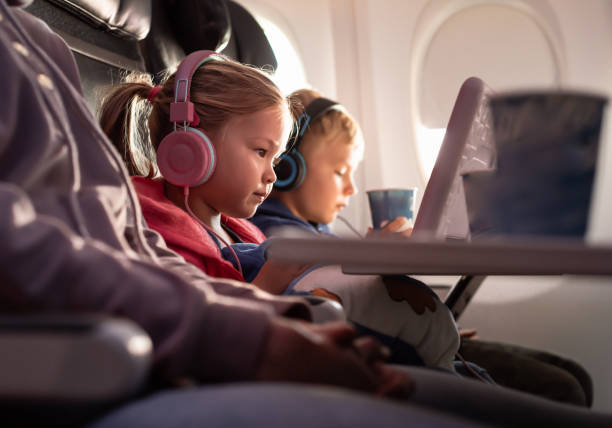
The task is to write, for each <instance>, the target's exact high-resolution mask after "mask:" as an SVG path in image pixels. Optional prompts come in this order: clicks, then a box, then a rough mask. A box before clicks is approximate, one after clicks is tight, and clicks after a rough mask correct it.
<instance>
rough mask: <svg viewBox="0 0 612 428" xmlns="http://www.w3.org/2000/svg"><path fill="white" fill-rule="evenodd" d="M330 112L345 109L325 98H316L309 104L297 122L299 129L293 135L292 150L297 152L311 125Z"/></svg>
mask: <svg viewBox="0 0 612 428" xmlns="http://www.w3.org/2000/svg"><path fill="white" fill-rule="evenodd" d="M330 110H344V107H342V105H341V104H340V103H338V102H337V101H333V100H330V99H329V98H324V97H319V98H315V99H314V100H312V101H311V102H310V103H308V104H307V105H306V107H305V108H304V113H302V114H301V115H300V117H298V119H297V121H296V127H297V128H296V129H295V131H294V135H292V136H291V138H290V140H293V143H292V145H291V149H290V150H296V151H297V149H298V147H299V145H300V143H301V142H302V137H303V136H304V133H305V132H306V130H307V129H308V127H309V126H310V124H311V123H313V122H314V121H316V120H317V119H319V118H320V117H321V116H323V115H324V114H325V113H327V112H328V111H330Z"/></svg>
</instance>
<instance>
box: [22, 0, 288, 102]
mask: <svg viewBox="0 0 612 428" xmlns="http://www.w3.org/2000/svg"><path fill="white" fill-rule="evenodd" d="M26 11H28V12H29V13H31V14H32V15H34V16H37V17H38V18H40V19H42V20H43V21H45V22H46V23H47V24H48V25H49V26H50V27H51V28H52V29H53V30H54V31H55V32H56V33H58V34H59V35H60V36H62V38H63V39H64V40H65V41H66V43H67V44H68V46H69V47H70V48H71V50H72V51H73V53H74V56H75V59H76V62H77V66H78V68H79V71H80V74H81V86H82V89H83V95H84V97H85V99H86V100H87V102H88V104H89V106H90V107H91V108H92V110H94V111H95V109H96V107H97V103H98V98H99V96H100V89H101V88H104V87H106V86H108V85H112V84H115V83H119V82H120V81H121V79H122V78H123V76H124V75H125V73H126V72H130V71H140V72H147V73H150V74H152V75H153V76H154V81H155V82H156V83H158V82H159V80H160V79H161V76H162V74H161V72H163V71H165V70H166V69H171V68H173V67H176V66H177V65H178V63H179V62H180V61H181V60H182V59H183V58H184V57H185V56H186V55H188V54H189V53H191V52H193V51H195V50H200V49H208V50H216V51H220V52H223V53H224V54H225V55H227V56H229V57H231V58H234V59H236V60H238V61H240V62H244V63H248V64H252V65H255V66H259V67H263V66H271V67H272V68H275V67H276V58H275V56H274V52H273V51H272V48H271V47H270V44H269V42H268V39H267V38H266V36H265V33H264V31H263V29H262V28H261V27H260V26H259V24H258V23H257V21H256V20H255V18H253V16H252V15H251V14H250V13H249V12H248V11H247V10H246V9H244V8H243V7H242V6H240V5H239V4H237V3H234V2H232V1H230V0H34V1H33V2H32V4H31V5H29V6H28V7H27V8H26Z"/></svg>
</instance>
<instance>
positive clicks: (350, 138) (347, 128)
mask: <svg viewBox="0 0 612 428" xmlns="http://www.w3.org/2000/svg"><path fill="white" fill-rule="evenodd" d="M321 97H323V95H322V94H321V93H319V92H317V91H315V90H312V89H298V90H297V91H294V92H293V93H291V95H289V100H290V102H291V103H293V104H297V105H298V107H297V109H296V110H295V112H296V113H297V114H296V116H299V115H300V114H302V113H303V112H304V109H305V108H306V106H307V105H308V104H310V103H311V102H313V101H314V100H315V99H317V98H321ZM360 135H361V129H360V128H359V124H358V123H357V121H356V120H355V119H354V118H353V117H352V116H351V115H350V114H349V113H348V112H347V111H346V110H344V109H341V110H336V109H331V110H329V111H327V112H326V113H324V114H323V115H322V116H320V117H319V118H317V119H316V120H315V121H314V122H311V123H310V124H309V125H308V129H307V130H306V132H305V133H304V136H303V137H302V141H301V143H300V146H301V147H302V146H304V145H310V144H313V143H323V142H328V141H333V140H336V139H342V140H343V141H345V142H346V143H347V144H356V141H357V139H356V138H357V137H358V136H360Z"/></svg>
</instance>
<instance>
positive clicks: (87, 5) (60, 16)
mask: <svg viewBox="0 0 612 428" xmlns="http://www.w3.org/2000/svg"><path fill="white" fill-rule="evenodd" d="M25 10H26V11H27V12H29V13H31V14H32V15H34V16H36V17H38V18H40V19H42V20H43V21H45V22H46V23H47V24H48V25H49V27H51V29H52V30H53V31H55V32H56V33H57V34H59V35H60V36H61V37H62V38H63V39H64V40H65V41H66V43H67V44H68V46H69V47H70V49H71V50H72V51H73V53H74V57H75V60H76V62H77V66H78V68H79V71H80V78H81V87H82V91H83V94H84V96H85V99H86V100H87V102H88V104H89V106H90V107H91V108H92V110H94V109H95V106H96V96H97V90H98V88H100V87H102V86H105V85H108V84H112V83H117V82H119V81H120V79H121V77H122V72H123V70H130V71H132V70H133V71H146V67H145V62H144V58H143V56H142V53H141V51H140V47H139V43H140V41H141V40H143V39H144V38H145V37H146V36H147V35H148V33H149V31H150V27H151V1H150V0H127V1H120V0H34V1H33V2H32V4H31V5H29V6H28V7H26V8H25Z"/></svg>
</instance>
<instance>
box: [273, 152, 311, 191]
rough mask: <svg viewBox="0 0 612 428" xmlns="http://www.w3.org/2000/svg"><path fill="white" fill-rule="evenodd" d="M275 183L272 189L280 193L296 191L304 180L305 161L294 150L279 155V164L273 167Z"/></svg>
mask: <svg viewBox="0 0 612 428" xmlns="http://www.w3.org/2000/svg"><path fill="white" fill-rule="evenodd" d="M274 172H275V174H276V181H275V182H274V187H275V188H276V189H278V190H282V191H290V190H294V189H297V188H298V187H299V186H300V185H301V184H302V182H303V181H304V178H306V161H304V157H303V156H302V155H301V154H300V152H297V151H295V150H291V151H290V152H288V153H283V154H282V155H281V159H280V162H279V163H278V165H276V166H275V167H274Z"/></svg>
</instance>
